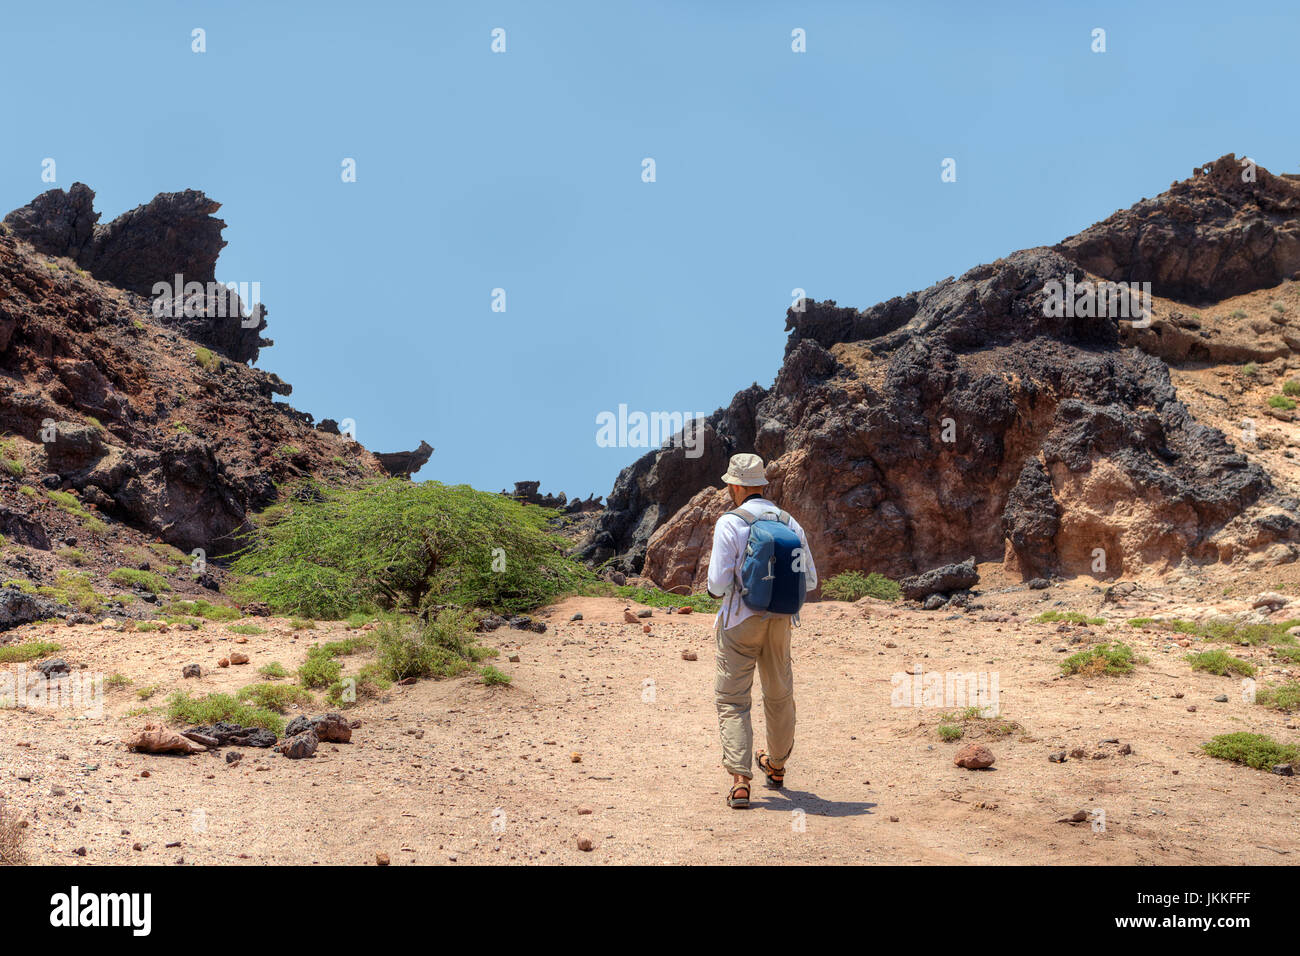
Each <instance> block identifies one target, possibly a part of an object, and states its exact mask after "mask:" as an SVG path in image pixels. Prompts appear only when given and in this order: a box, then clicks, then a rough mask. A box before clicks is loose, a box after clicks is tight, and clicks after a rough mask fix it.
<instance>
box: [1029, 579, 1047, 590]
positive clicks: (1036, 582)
mask: <svg viewBox="0 0 1300 956" xmlns="http://www.w3.org/2000/svg"><path fill="white" fill-rule="evenodd" d="M1051 586H1052V582H1050V581H1048V580H1047V578H1034V579H1033V580H1032V581H1030V582H1029V590H1031V591H1041V590H1043V589H1044V588H1049V587H1051Z"/></svg>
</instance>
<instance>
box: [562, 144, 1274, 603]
mask: <svg viewBox="0 0 1300 956" xmlns="http://www.w3.org/2000/svg"><path fill="white" fill-rule="evenodd" d="M1229 165H1231V164H1230V163H1229V162H1227V161H1225V160H1220V161H1219V163H1216V164H1214V169H1213V170H1212V171H1211V174H1210V175H1207V176H1204V177H1200V176H1198V177H1197V178H1196V179H1195V180H1194V181H1192V182H1191V183H1190V184H1183V186H1182V187H1180V188H1178V189H1176V190H1173V191H1171V192H1169V193H1166V194H1164V195H1162V196H1161V197H1158V198H1157V199H1156V200H1151V201H1149V202H1147V203H1145V204H1139V206H1138V207H1135V210H1138V211H1136V212H1135V211H1130V214H1129V215H1128V216H1126V215H1125V214H1119V216H1117V217H1112V220H1108V221H1107V223H1109V225H1108V224H1107V223H1103V224H1101V225H1099V226H1097V227H1094V229H1092V230H1089V231H1087V232H1085V233H1083V234H1080V236H1078V237H1073V239H1071V240H1067V241H1066V242H1065V243H1062V244H1061V245H1060V246H1058V247H1056V249H1047V248H1038V249H1027V250H1023V251H1020V252H1016V253H1013V254H1011V255H1009V256H1007V257H1006V258H1004V259H999V260H997V261H996V262H993V263H990V264H987V265H981V266H978V267H976V268H974V269H971V270H969V271H968V272H966V273H965V274H964V275H962V276H960V277H958V278H955V279H954V278H948V279H944V280H943V281H941V282H939V283H937V284H935V285H933V286H931V287H930V288H928V289H924V290H921V291H918V292H913V293H910V294H909V295H907V296H903V297H900V298H896V299H891V300H890V301H888V302H884V303H881V304H879V305H876V306H874V307H872V308H870V309H866V310H862V311H858V310H853V309H846V308H843V307H840V306H838V305H836V304H835V303H834V302H825V303H816V302H810V301H808V300H804V301H803V302H801V303H800V305H801V306H802V311H797V310H795V309H791V310H790V311H789V312H788V313H787V317H786V327H787V329H788V330H789V332H790V337H789V340H788V342H787V344H786V353H785V361H784V363H783V365H782V367H781V369H780V371H779V372H778V374H777V377H776V381H775V382H774V384H773V386H772V387H771V388H770V389H763V388H760V387H758V386H757V385H755V386H753V387H751V388H749V389H746V390H744V391H743V392H740V393H738V394H737V395H736V397H735V399H734V400H733V401H732V403H731V405H730V406H729V407H728V408H727V409H725V410H720V411H718V412H715V413H714V414H713V415H712V416H710V417H709V419H708V427H707V430H706V433H705V443H704V448H703V454H702V455H700V456H699V457H698V458H695V459H690V460H688V459H685V457H684V456H683V454H682V449H680V448H676V449H674V448H670V449H664V450H656V451H653V452H650V453H649V454H647V455H645V456H643V457H642V458H641V459H639V460H638V461H636V462H634V463H633V464H632V465H631V466H629V467H628V468H626V469H625V470H624V471H623V472H622V474H620V475H619V477H618V480H617V481H616V483H615V485H614V490H613V491H612V492H611V494H610V496H609V498H608V508H607V510H606V512H605V513H604V514H602V515H601V516H600V518H599V520H598V521H597V523H596V525H595V528H594V530H593V531H592V533H591V534H590V536H589V537H588V538H587V539H586V540H585V541H584V542H583V544H582V547H581V549H580V551H579V553H580V555H581V556H582V557H583V558H585V559H587V560H588V561H591V562H593V563H602V562H605V561H606V560H608V559H609V558H611V557H613V558H616V560H615V561H614V562H613V566H615V567H617V568H618V569H619V570H621V571H625V572H628V573H631V572H641V573H643V574H645V575H646V576H647V577H649V578H650V579H651V580H653V581H655V582H656V583H657V584H659V585H660V586H663V587H673V588H680V587H687V588H690V589H693V590H697V591H698V590H699V589H701V588H702V586H703V583H704V579H705V576H706V573H707V557H708V551H709V543H710V538H711V527H712V523H713V522H714V521H715V520H716V518H717V516H718V515H719V514H721V513H722V511H724V510H726V509H727V508H728V507H730V505H729V503H728V502H727V499H726V497H725V495H722V494H720V493H719V492H718V491H716V490H715V489H718V488H720V485H721V483H720V481H719V478H718V476H720V475H721V474H722V472H723V470H724V468H725V465H726V462H727V459H728V457H729V456H730V455H732V454H734V453H736V452H756V453H758V454H759V455H762V456H763V458H764V460H765V461H767V462H768V471H767V474H768V479H769V494H770V496H772V497H774V498H775V500H776V501H777V502H778V503H779V504H780V505H781V506H782V507H784V508H785V509H787V510H788V511H790V512H791V513H792V514H794V515H795V516H796V517H797V518H798V519H799V521H800V523H801V524H802V525H803V526H804V528H805V530H806V531H807V532H808V534H809V536H810V538H811V545H812V549H813V553H814V555H815V557H816V561H817V567H818V572H819V577H821V578H822V579H823V580H824V579H825V578H827V577H829V576H831V575H833V574H836V573H838V572H840V571H845V570H859V571H864V572H866V571H879V572H882V573H884V574H887V575H889V576H890V577H894V578H902V577H906V576H909V575H913V574H915V573H917V572H918V571H920V570H923V569H926V568H933V567H936V566H939V565H944V564H948V563H950V562H954V561H960V560H962V559H963V558H965V557H967V556H969V555H974V556H975V558H976V559H977V560H979V561H986V560H999V559H1005V560H1006V561H1007V562H1008V563H1009V566H1010V567H1011V568H1012V569H1013V570H1015V569H1018V570H1019V571H1020V572H1021V573H1022V574H1023V575H1024V576H1025V578H1026V579H1028V578H1031V577H1038V576H1048V575H1051V574H1067V575H1068V574H1077V573H1101V574H1102V575H1103V576H1115V575H1119V574H1122V573H1123V571H1124V569H1125V568H1126V567H1131V568H1137V567H1148V568H1154V569H1156V570H1163V569H1165V568H1168V567H1171V566H1174V565H1176V564H1177V563H1179V562H1180V561H1182V560H1184V559H1185V558H1191V559H1193V560H1230V559H1232V558H1233V557H1234V556H1235V555H1237V554H1239V553H1241V552H1242V551H1243V550H1248V549H1252V548H1257V547H1259V546H1260V545H1261V544H1266V543H1268V542H1269V541H1271V540H1294V539H1295V538H1296V537H1297V536H1300V531H1298V530H1297V529H1294V528H1281V527H1274V526H1273V525H1277V524H1278V521H1277V518H1276V515H1277V512H1276V511H1274V512H1273V514H1272V515H1265V514H1262V512H1263V511H1264V510H1265V507H1273V505H1271V504H1270V502H1271V500H1272V499H1271V498H1270V497H1268V496H1269V495H1271V494H1272V492H1271V487H1270V483H1269V481H1268V478H1267V476H1266V475H1265V474H1264V472H1263V471H1262V470H1261V469H1260V468H1259V467H1258V466H1257V465H1255V464H1252V463H1250V462H1249V461H1248V460H1247V459H1246V458H1244V457H1243V456H1242V455H1240V454H1238V453H1237V452H1236V450H1235V449H1234V448H1233V447H1232V446H1231V445H1230V444H1229V442H1228V440H1227V439H1226V438H1225V436H1224V435H1223V434H1221V433H1220V432H1218V431H1216V430H1213V429H1210V428H1207V427H1205V426H1202V425H1201V424H1199V423H1198V422H1196V421H1195V420H1194V419H1193V418H1192V416H1191V414H1190V413H1189V412H1188V410H1187V408H1186V407H1185V406H1184V405H1183V404H1182V403H1181V402H1179V400H1178V397H1177V394H1176V393H1175V390H1174V387H1173V385H1172V383H1171V381H1170V377H1169V370H1168V367H1167V366H1166V365H1165V364H1164V362H1162V361H1161V360H1160V359H1159V358H1157V357H1156V356H1155V355H1152V354H1148V353H1147V352H1144V351H1142V350H1141V349H1139V348H1136V347H1125V346H1124V345H1123V341H1124V335H1127V332H1125V333H1124V335H1122V334H1121V331H1122V330H1121V327H1120V319H1119V318H1118V317H1111V316H1106V315H1103V316H1100V317H1092V316H1082V315H1074V316H1069V315H1064V314H1060V315H1058V314H1057V312H1058V311H1064V310H1053V309H1050V308H1048V305H1049V302H1050V301H1051V300H1052V295H1053V288H1052V286H1051V285H1049V283H1062V284H1064V283H1065V282H1066V280H1067V279H1068V280H1070V281H1072V282H1073V283H1075V284H1076V287H1077V286H1079V285H1080V284H1082V283H1084V282H1087V281H1089V274H1088V273H1087V272H1085V271H1084V269H1083V268H1081V264H1085V265H1087V266H1088V268H1090V269H1096V270H1099V271H1101V272H1102V273H1103V275H1104V276H1105V277H1107V278H1110V279H1112V280H1116V281H1118V280H1120V279H1131V280H1150V281H1151V282H1152V283H1153V290H1152V291H1153V294H1154V295H1156V296H1160V295H1165V294H1181V295H1191V294H1192V293H1193V292H1194V291H1195V292H1196V294H1197V295H1201V296H1220V295H1224V294H1228V293H1230V292H1236V291H1244V290H1245V289H1247V288H1258V287H1260V285H1264V284H1267V283H1268V282H1272V281H1276V278H1277V277H1278V276H1279V275H1282V274H1286V273H1287V272H1288V271H1289V270H1294V269H1295V268H1296V266H1297V265H1300V262H1295V261H1294V260H1295V252H1294V248H1295V239H1294V237H1295V235H1297V234H1300V223H1298V222H1297V221H1296V216H1297V215H1300V183H1294V182H1290V181H1287V180H1283V179H1280V178H1277V177H1271V176H1267V174H1266V173H1265V172H1264V171H1263V170H1261V171H1260V173H1259V176H1260V179H1259V184H1258V188H1256V189H1254V190H1249V189H1245V190H1243V189H1239V188H1238V187H1237V186H1236V185H1235V184H1234V183H1233V182H1232V181H1230V179H1229V178H1228V177H1226V175H1225V172H1224V170H1226V169H1227V168H1228V166H1229ZM1198 217H1200V218H1198ZM1184 219H1185V220H1186V222H1185V223H1184V226H1185V227H1186V228H1182V227H1178V228H1175V225H1174V224H1176V223H1179V222H1183V220H1184ZM1202 220H1203V221H1204V223H1205V224H1206V225H1205V226H1204V228H1201V227H1200V226H1198V223H1199V222H1201V221H1202ZM1180 230H1181V231H1180ZM1112 234H1113V235H1114V237H1117V238H1115V239H1114V241H1112V242H1109V244H1107V243H1106V242H1103V239H1104V237H1105V236H1107V235H1112ZM1254 238H1258V239H1259V242H1258V243H1257V244H1252V243H1253V240H1254ZM1121 240H1122V241H1121ZM1157 240H1159V241H1157ZM1202 242H1203V243H1205V248H1206V249H1207V250H1209V251H1208V252H1205V253H1204V254H1202V251H1201V247H1199V246H1197V245H1196V244H1197V243H1202ZM1188 243H1190V246H1189V245H1187V244H1188ZM1103 246H1104V247H1105V249H1107V250H1111V252H1113V253H1114V255H1117V256H1118V255H1119V251H1118V250H1119V249H1120V248H1121V247H1122V248H1123V249H1124V250H1127V251H1126V252H1125V255H1126V256H1127V257H1126V258H1123V262H1122V263H1120V262H1119V261H1118V260H1117V262H1116V264H1115V265H1113V266H1108V265H1107V264H1106V263H1105V262H1104V261H1103V259H1104V258H1105V256H1106V255H1111V252H1103V251H1101V250H1102V249H1103ZM1220 252H1222V253H1223V255H1225V256H1227V257H1228V258H1226V259H1223V260H1220V259H1218V258H1217V257H1218V255H1219V253H1220ZM1179 256H1183V257H1184V258H1185V259H1186V262H1187V267H1186V268H1185V269H1180V268H1179V267H1177V263H1176V260H1178V257H1179ZM1203 260H1204V261H1203ZM1206 262H1212V265H1209V266H1207V265H1205V263H1206ZM1213 263H1217V264H1213ZM1147 270H1152V271H1150V272H1149V273H1148V271H1147ZM1165 283H1167V285H1166V284H1165ZM1193 287H1194V288H1193ZM1125 321H1126V322H1127V320H1125ZM1125 328H1126V329H1127V325H1126V326H1125ZM1120 503H1124V506H1123V507H1120V506H1119V505H1120ZM1247 512H1249V515H1248V517H1247V519H1246V520H1245V521H1242V520H1240V519H1241V518H1242V516H1244V515H1246V514H1247ZM1270 521H1272V525H1268V526H1266V524H1267V523H1268V522H1270ZM1103 565H1104V570H1101V571H1099V568H1100V567H1102V566H1103Z"/></svg>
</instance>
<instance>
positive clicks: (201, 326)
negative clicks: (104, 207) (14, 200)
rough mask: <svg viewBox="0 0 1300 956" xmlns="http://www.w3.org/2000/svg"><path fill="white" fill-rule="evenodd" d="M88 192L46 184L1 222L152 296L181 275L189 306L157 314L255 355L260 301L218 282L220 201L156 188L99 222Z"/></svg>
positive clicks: (240, 358)
mask: <svg viewBox="0 0 1300 956" xmlns="http://www.w3.org/2000/svg"><path fill="white" fill-rule="evenodd" d="M94 200H95V193H94V191H93V190H91V189H90V188H89V187H88V186H86V185H84V184H83V183H74V184H73V185H72V188H71V189H70V190H69V191H68V192H64V191H63V190H62V189H51V190H49V191H48V192H45V193H42V194H41V195H40V196H37V197H36V199H35V200H33V201H32V202H31V203H29V204H28V205H26V206H24V207H22V208H21V209H15V210H14V211H13V212H11V213H9V215H8V216H6V217H5V224H6V225H8V226H9V227H10V229H12V230H13V233H14V235H16V236H18V237H19V238H21V239H25V240H27V241H28V242H30V243H31V244H32V245H33V246H34V247H35V248H36V250H37V251H38V252H43V253H46V254H47V255H52V256H67V257H68V258H70V259H74V260H76V262H77V265H79V266H80V267H81V268H83V269H86V270H87V271H89V272H90V273H92V274H93V275H94V276H95V277H96V278H97V279H102V280H103V281H105V282H110V283H112V284H113V285H115V286H118V287H119V288H122V289H127V290H129V291H131V292H134V293H136V294H137V295H141V296H145V297H148V298H153V297H154V291H155V286H156V285H157V284H158V283H166V284H167V285H168V286H171V285H173V284H174V282H175V280H176V277H177V276H180V277H181V283H182V294H183V295H184V296H185V297H186V302H187V303H188V305H189V308H184V307H180V308H175V309H169V310H167V312H166V313H160V312H157V311H156V312H155V315H157V316H158V317H159V318H163V319H165V320H166V321H169V322H170V323H171V324H173V325H175V326H176V327H177V328H179V329H180V330H181V331H182V332H183V333H184V334H185V335H186V336H188V337H189V338H192V339H194V340H195V341H196V342H199V343H201V344H203V345H206V346H208V347H209V348H213V349H216V350H217V351H218V352H220V353H221V354H222V355H225V356H227V357H228V358H231V359H233V360H234V361H236V362H249V361H256V360H257V355H258V349H259V348H260V347H262V346H266V345H270V344H271V343H270V342H269V341H267V340H265V339H263V338H261V337H260V335H259V333H260V332H261V331H262V330H263V329H265V328H266V320H265V318H264V316H265V313H266V310H265V308H263V307H261V305H260V303H241V302H240V301H239V297H238V295H236V294H234V293H232V292H231V291H230V290H228V289H227V288H226V287H225V286H224V285H218V284H217V283H216V264H217V256H218V255H220V253H221V250H222V248H223V247H224V246H225V245H226V242H225V240H224V239H222V238H221V230H222V229H224V228H225V226H226V224H225V223H224V222H223V221H222V220H220V219H217V218H215V217H214V216H213V215H212V214H213V213H214V212H216V211H217V210H218V209H220V208H221V203H219V202H216V201H215V200H213V199H209V198H208V197H207V196H205V195H204V194H203V193H201V192H199V191H198V190H194V189H187V190H185V191H184V192H178V193H159V194H158V195H157V196H155V197H154V198H153V199H152V200H151V201H150V202H148V203H146V204H145V205H143V206H137V207H136V208H135V209H132V210H131V211H129V212H125V213H123V214H122V215H120V216H118V217H117V218H116V219H114V220H113V221H112V222H110V223H108V224H106V225H104V224H97V223H98V219H99V214H98V213H96V212H94V209H93V206H94ZM189 283H200V284H201V285H203V286H204V287H205V289H204V293H203V295H202V296H201V297H196V298H193V299H191V298H190V293H188V292H184V291H183V286H184V285H187V284H189ZM209 284H210V285H209ZM171 298H175V296H172V297H171ZM245 311H249V312H250V316H248V317H245V316H244V314H243V313H244V312H245Z"/></svg>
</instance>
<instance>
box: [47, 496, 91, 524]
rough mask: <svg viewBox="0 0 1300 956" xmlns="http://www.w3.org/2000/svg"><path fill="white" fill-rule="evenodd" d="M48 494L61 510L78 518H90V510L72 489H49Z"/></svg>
mask: <svg viewBox="0 0 1300 956" xmlns="http://www.w3.org/2000/svg"><path fill="white" fill-rule="evenodd" d="M45 494H46V496H47V497H48V498H49V499H50V500H51V501H53V502H54V503H55V504H56V505H57V506H58V507H59V509H60V510H62V511H66V512H67V513H68V514H70V515H72V516H73V517H76V518H89V517H90V512H88V511H87V510H86V509H85V508H83V507H82V505H81V502H80V501H78V500H77V496H76V495H74V494H73V493H72V492H70V491H47V492H45Z"/></svg>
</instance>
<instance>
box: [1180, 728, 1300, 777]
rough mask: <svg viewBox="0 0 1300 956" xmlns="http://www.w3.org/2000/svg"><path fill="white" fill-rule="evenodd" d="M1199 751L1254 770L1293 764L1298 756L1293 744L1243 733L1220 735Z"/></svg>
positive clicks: (1299, 754) (1260, 735) (1298, 752)
mask: <svg viewBox="0 0 1300 956" xmlns="http://www.w3.org/2000/svg"><path fill="white" fill-rule="evenodd" d="M1201 749H1202V750H1204V751H1205V752H1206V753H1207V754H1209V755H1210V756H1211V757H1217V758H1218V759H1219V760H1231V761H1232V762H1233V763H1241V764H1245V765H1246V766H1247V767H1254V768H1255V769H1256V770H1263V769H1265V768H1268V769H1271V768H1273V767H1275V766H1277V765H1278V764H1293V763H1295V762H1296V759H1297V756H1300V750H1298V749H1297V748H1296V747H1295V745H1293V744H1280V743H1278V742H1277V741H1276V740H1273V739H1272V738H1271V737H1268V736H1265V735H1264V734H1250V733H1245V732H1244V731H1242V732H1238V733H1234V734H1220V735H1219V736H1217V737H1214V738H1212V739H1211V740H1210V741H1208V742H1207V743H1204V744H1202V745H1201Z"/></svg>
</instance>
